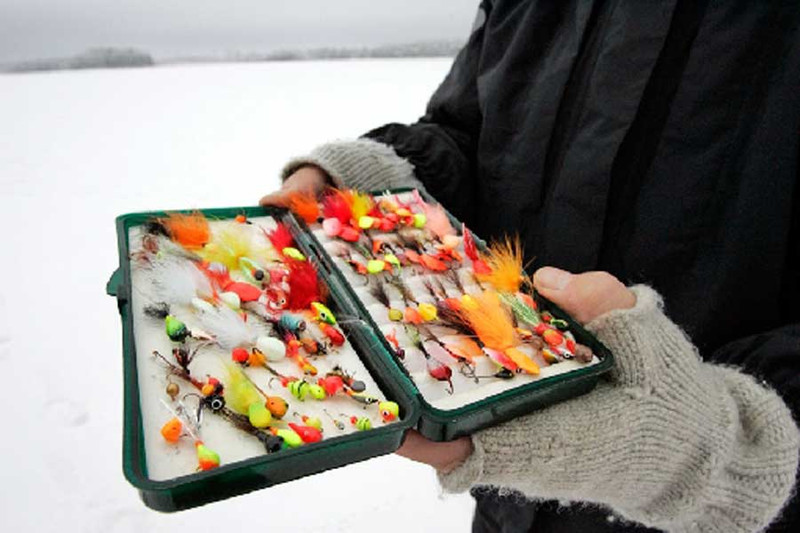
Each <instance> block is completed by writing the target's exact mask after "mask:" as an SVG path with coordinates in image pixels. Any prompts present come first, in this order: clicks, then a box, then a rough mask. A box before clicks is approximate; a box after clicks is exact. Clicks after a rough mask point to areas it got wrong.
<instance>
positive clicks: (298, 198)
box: [287, 191, 320, 224]
mask: <svg viewBox="0 0 800 533" xmlns="http://www.w3.org/2000/svg"><path fill="white" fill-rule="evenodd" d="M287 204H288V207H289V209H291V210H292V212H293V213H294V214H296V215H297V216H299V217H300V218H302V219H303V220H305V222H306V224H313V223H314V222H316V221H317V219H318V218H319V216H320V210H319V202H317V197H316V195H314V194H313V193H310V192H305V191H303V192H293V193H290V194H289V200H288V201H287Z"/></svg>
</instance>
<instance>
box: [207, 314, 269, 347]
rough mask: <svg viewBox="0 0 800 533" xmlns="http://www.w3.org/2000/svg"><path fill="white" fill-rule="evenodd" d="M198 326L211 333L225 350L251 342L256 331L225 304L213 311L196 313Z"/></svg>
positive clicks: (254, 337)
mask: <svg viewBox="0 0 800 533" xmlns="http://www.w3.org/2000/svg"><path fill="white" fill-rule="evenodd" d="M197 320H198V322H199V323H200V326H201V327H202V328H203V330H204V331H206V332H207V333H208V334H210V335H212V336H213V338H214V342H216V343H217V344H218V345H219V346H220V347H222V348H224V349H225V350H232V349H234V348H238V347H240V346H249V345H251V344H253V343H254V342H255V340H256V338H257V336H258V333H257V332H256V331H255V330H254V329H253V326H251V325H250V324H249V323H247V322H245V321H244V320H243V319H242V316H241V315H240V314H239V313H237V312H236V311H234V310H233V309H231V308H230V307H227V306H224V305H223V306H219V307H215V308H214V310H213V311H207V312H202V313H198V314H197Z"/></svg>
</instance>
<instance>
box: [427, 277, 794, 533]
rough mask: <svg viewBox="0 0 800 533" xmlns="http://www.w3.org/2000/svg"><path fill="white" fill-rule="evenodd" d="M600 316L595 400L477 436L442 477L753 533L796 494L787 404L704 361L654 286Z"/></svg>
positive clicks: (662, 522) (656, 521)
mask: <svg viewBox="0 0 800 533" xmlns="http://www.w3.org/2000/svg"><path fill="white" fill-rule="evenodd" d="M632 290H633V291H634V293H635V294H636V297H637V303H636V306H635V307H634V308H632V309H628V310H617V311H612V312H610V313H607V314H606V315H604V316H602V317H600V318H598V319H596V320H594V321H593V322H591V323H590V324H588V325H587V329H589V330H590V331H592V332H594V333H595V334H596V335H597V336H598V338H599V339H600V340H601V341H602V342H603V343H605V344H606V345H607V346H608V347H609V348H610V349H611V350H612V351H613V352H614V353H615V356H616V358H615V362H616V367H615V370H614V372H613V375H612V377H611V379H610V381H609V382H603V383H601V384H600V385H598V387H597V388H596V389H595V390H594V391H592V392H591V393H589V394H587V395H585V396H582V397H580V398H576V399H574V400H572V401H569V402H566V403H562V404H559V405H555V406H553V407H550V408H547V409H545V410H542V411H539V412H536V413H533V414H531V415H528V416H525V417H522V418H519V419H515V420H513V421H511V422H508V423H506V424H503V425H500V426H496V427H493V428H490V429H488V430H484V431H481V432H479V433H477V434H475V435H473V437H472V442H473V445H474V448H475V451H474V453H473V454H472V456H471V457H470V458H469V459H467V461H466V462H465V463H463V464H462V465H461V466H459V467H458V468H456V469H455V470H454V471H452V472H450V473H449V474H446V475H440V481H441V483H442V485H443V486H444V488H445V490H447V491H451V492H459V491H463V490H466V489H468V488H469V487H470V486H472V485H476V484H480V485H492V486H496V487H501V488H502V490H508V491H518V492H521V493H522V494H524V495H525V496H526V497H528V498H534V499H560V500H567V501H583V502H594V503H599V504H603V505H607V506H610V507H611V508H612V509H613V510H615V511H616V512H617V513H618V514H620V515H621V516H622V517H624V518H627V519H630V520H633V521H636V522H641V523H643V524H646V525H647V526H650V527H656V528H661V529H666V530H671V531H719V532H726V533H729V532H733V531H756V530H759V529H761V528H763V527H765V526H767V525H768V524H769V523H770V522H771V521H772V520H773V519H775V518H776V516H777V514H778V513H779V511H780V509H781V506H782V505H783V504H784V502H786V501H787V499H788V498H789V496H790V493H791V490H792V486H793V484H794V480H795V472H796V469H797V461H798V449H799V447H800V438H799V437H798V430H797V427H796V425H795V423H794V421H793V419H792V415H791V413H790V411H789V409H788V408H787V407H786V405H785V404H784V403H783V401H782V400H781V399H780V398H779V397H778V396H777V395H776V394H775V393H774V392H772V391H770V390H768V389H766V388H764V387H763V386H761V385H760V384H759V383H757V382H756V381H755V380H754V379H753V378H752V377H750V376H747V375H744V374H742V373H740V372H738V371H737V370H735V369H733V368H724V367H719V366H714V365H711V364H707V363H703V362H702V361H701V359H700V357H699V356H698V354H697V351H696V349H695V348H694V347H693V345H692V344H691V342H690V341H689V340H688V339H687V337H686V336H685V335H684V333H683V332H682V331H681V330H680V329H679V328H678V327H677V326H676V325H675V324H673V323H672V322H671V321H670V320H669V319H667V317H666V316H664V314H663V313H662V311H661V301H660V298H659V296H658V294H656V293H655V292H654V291H653V290H652V289H650V288H648V287H644V286H638V287H634V288H633V289H632Z"/></svg>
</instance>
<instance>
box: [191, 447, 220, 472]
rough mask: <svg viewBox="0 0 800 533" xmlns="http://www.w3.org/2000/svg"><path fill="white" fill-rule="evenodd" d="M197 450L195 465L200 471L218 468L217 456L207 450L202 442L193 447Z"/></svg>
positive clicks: (215, 453) (210, 450)
mask: <svg viewBox="0 0 800 533" xmlns="http://www.w3.org/2000/svg"><path fill="white" fill-rule="evenodd" d="M195 448H196V450H197V464H198V466H199V467H200V470H210V469H212V468H216V467H218V466H219V454H218V453H217V452H215V451H214V450H212V449H211V448H208V447H207V446H206V445H205V444H203V443H202V442H198V443H197V444H196V445H195Z"/></svg>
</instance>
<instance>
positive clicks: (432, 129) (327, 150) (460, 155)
mask: <svg viewBox="0 0 800 533" xmlns="http://www.w3.org/2000/svg"><path fill="white" fill-rule="evenodd" d="M489 9H490V6H489V2H488V1H486V0H485V1H484V2H483V3H482V4H481V6H480V9H479V12H478V17H477V19H476V24H475V28H474V29H473V32H472V34H471V35H470V38H469V40H468V42H467V44H466V45H465V46H464V47H463V48H462V50H461V51H460V52H459V54H458V55H457V56H456V59H455V61H454V62H453V65H452V67H451V70H450V72H449V73H448V75H447V77H446V78H445V79H444V81H443V82H442V84H441V85H440V86H439V88H438V89H437V90H436V92H435V93H434V95H433V97H432V98H431V100H430V102H429V103H428V106H427V110H426V113H425V115H424V116H423V117H422V118H421V119H420V120H419V121H418V122H416V123H414V124H411V125H405V124H397V123H393V124H387V125H385V126H382V127H380V128H377V129H374V130H372V131H370V132H368V133H366V134H365V135H364V136H363V137H362V138H361V139H358V140H355V141H338V142H332V143H328V144H324V145H322V146H319V147H317V148H316V149H315V150H313V151H312V152H311V153H310V154H308V155H306V156H303V157H298V158H295V159H293V160H291V161H290V162H289V163H288V164H287V165H286V166H285V167H284V169H283V172H282V177H283V178H284V179H285V178H286V177H288V176H289V175H290V174H291V173H292V172H294V170H296V169H297V168H299V167H300V166H303V165H316V166H318V167H320V168H322V169H323V170H325V171H326V172H327V173H328V175H330V177H331V178H332V180H333V181H334V183H335V184H336V185H338V186H347V187H352V188H358V189H362V190H380V189H385V188H398V187H419V188H422V189H425V190H427V191H428V192H429V193H431V194H432V195H433V196H434V197H436V198H437V200H439V201H440V202H442V203H444V204H445V205H447V206H448V208H450V209H451V210H452V211H453V213H454V214H455V215H456V216H460V215H463V213H464V210H465V209H466V206H468V205H469V204H470V198H471V196H472V194H474V193H473V187H472V184H473V183H474V175H475V165H476V162H475V154H476V144H477V137H478V130H479V127H480V123H481V114H480V110H479V106H478V90H477V72H478V65H479V61H480V55H481V47H482V43H483V21H484V20H485V17H486V14H487V12H488V10H489Z"/></svg>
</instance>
